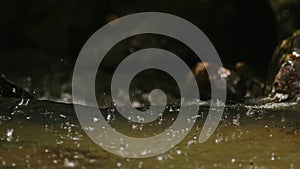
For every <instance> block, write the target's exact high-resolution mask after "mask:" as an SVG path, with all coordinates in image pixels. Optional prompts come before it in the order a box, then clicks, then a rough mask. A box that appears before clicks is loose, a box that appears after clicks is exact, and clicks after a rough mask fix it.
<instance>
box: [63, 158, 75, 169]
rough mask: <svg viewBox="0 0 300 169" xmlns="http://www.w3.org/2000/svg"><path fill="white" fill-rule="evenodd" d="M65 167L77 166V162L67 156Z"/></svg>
mask: <svg viewBox="0 0 300 169" xmlns="http://www.w3.org/2000/svg"><path fill="white" fill-rule="evenodd" d="M64 167H68V168H73V167H76V163H75V162H73V161H70V160H69V159H67V158H65V159H64Z"/></svg>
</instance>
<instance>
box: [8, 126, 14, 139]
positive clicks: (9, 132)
mask: <svg viewBox="0 0 300 169" xmlns="http://www.w3.org/2000/svg"><path fill="white" fill-rule="evenodd" d="M13 134H14V129H13V128H12V129H7V132H6V136H7V138H6V141H8V142H10V141H12V139H13Z"/></svg>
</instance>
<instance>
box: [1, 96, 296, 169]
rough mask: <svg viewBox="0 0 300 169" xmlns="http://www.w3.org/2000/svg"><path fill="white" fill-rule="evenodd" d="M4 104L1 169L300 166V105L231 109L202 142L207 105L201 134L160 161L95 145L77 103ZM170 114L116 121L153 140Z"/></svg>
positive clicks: (193, 132)
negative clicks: (81, 122) (125, 155)
mask: <svg viewBox="0 0 300 169" xmlns="http://www.w3.org/2000/svg"><path fill="white" fill-rule="evenodd" d="M0 100H1V101H0V168H18V169H19V168H20V169H23V168H53V169H54V168H55V169H59V168H82V169H95V168H130V169H131V168H193V169H194V168H300V164H299V160H300V133H299V132H300V105H297V104H295V103H289V104H282V103H281V104H278V103H269V104H262V105H244V104H235V105H228V106H227V107H226V109H225V113H224V114H223V119H222V121H221V123H220V124H219V127H218V128H217V130H216V132H215V133H214V134H213V136H212V137H211V138H210V139H209V140H208V141H207V142H205V143H202V144H200V143H198V142H197V141H198V137H199V134H200V131H201V127H202V125H203V123H204V121H205V118H206V114H207V111H208V108H209V107H208V105H205V104H202V105H200V111H199V116H198V117H197V121H196V123H195V125H194V128H193V129H192V130H191V132H190V133H189V134H188V136H187V137H186V138H185V139H184V140H183V141H182V142H181V143H180V144H179V145H177V146H176V147H175V148H173V149H171V150H170V151H168V152H165V153H164V154H161V155H158V156H154V157H150V158H144V159H130V158H123V157H119V156H116V155H113V154H111V153H109V152H106V151H105V150H103V149H101V148H100V147H98V146H97V145H96V144H95V143H93V141H91V140H90V139H89V137H88V136H87V135H86V134H85V133H84V132H83V130H82V129H81V127H80V125H79V123H78V121H77V118H76V115H75V113H74V110H73V106H72V105H67V104H61V103H54V102H48V101H30V102H28V104H27V103H26V102H23V103H22V102H20V100H18V99H6V98H5V99H4V98H0ZM168 110H169V111H166V112H165V113H164V114H163V116H162V117H161V118H160V119H158V120H157V121H155V122H153V123H152V124H151V125H144V126H141V125H139V124H134V123H132V122H129V121H127V120H125V119H123V118H121V117H120V116H119V115H115V117H114V118H113V119H112V121H109V122H110V124H111V126H113V127H114V128H116V129H117V130H118V131H119V132H122V133H125V134H127V135H130V136H136V137H149V136H151V135H154V134H157V133H159V132H162V131H164V129H165V128H167V127H168V126H170V125H171V124H172V122H173V121H174V120H175V119H176V116H177V111H176V109H175V111H174V109H173V108H170V109H168ZM106 115H107V113H104V116H106ZM158 146H159V144H158Z"/></svg>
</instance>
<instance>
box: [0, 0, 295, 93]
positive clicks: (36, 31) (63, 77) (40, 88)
mask: <svg viewBox="0 0 300 169" xmlns="http://www.w3.org/2000/svg"><path fill="white" fill-rule="evenodd" d="M0 11H1V15H0V18H1V23H0V28H1V29H0V30H1V32H0V39H1V53H0V73H1V74H2V75H5V76H6V78H7V79H9V80H11V81H14V82H16V83H17V84H19V85H21V86H23V87H25V88H26V89H27V90H29V91H31V92H35V93H36V95H38V96H42V97H45V98H47V97H50V96H56V97H61V93H64V92H65V93H70V90H71V89H70V84H71V78H72V70H73V66H74V63H75V61H76V58H77V56H78V53H79V51H80V50H81V48H82V46H83V44H84V43H85V42H86V41H87V39H88V38H89V37H90V36H91V35H92V34H93V33H94V32H95V31H96V30H98V29H99V28H100V27H101V26H103V25H104V24H106V23H108V22H109V21H111V20H113V19H115V18H118V17H121V16H124V15H127V14H132V13H136V12H146V11H151V12H155V11H157V12H165V13H170V14H174V15H177V16H180V17H182V18H184V19H186V20H188V21H190V22H192V23H193V24H195V25H196V26H198V27H199V28H200V29H201V30H202V31H203V32H204V33H205V34H206V35H207V36H208V37H209V39H210V40H211V41H212V43H213V44H214V45H215V48H216V49H217V51H218V52H219V55H220V57H221V59H222V61H223V63H224V65H225V66H231V65H233V64H235V63H236V62H238V61H243V62H245V63H247V64H248V65H250V67H252V69H253V70H254V71H255V73H256V74H257V75H258V76H260V77H261V79H264V78H266V75H267V68H268V65H269V64H270V60H271V57H272V53H273V51H274V48H275V46H276V45H277V44H278V43H279V41H280V40H282V39H283V38H286V37H288V36H290V35H291V33H292V32H293V31H294V30H295V29H297V28H300V1H299V0H293V1H289V0H287V1H284V2H282V1H279V0H271V1H265V0H253V1H240V0H185V1H172V0H152V1H139V0H134V1H128V0H97V1H92V0H87V1H71V0H56V1H55V0H45V1H31V0H29V1H2V2H0ZM130 47H131V46H130V45H129V46H128V47H127V48H128V50H129V49H130ZM187 62H188V63H190V66H192V65H193V64H195V63H194V62H195V61H194V60H188V61H187Z"/></svg>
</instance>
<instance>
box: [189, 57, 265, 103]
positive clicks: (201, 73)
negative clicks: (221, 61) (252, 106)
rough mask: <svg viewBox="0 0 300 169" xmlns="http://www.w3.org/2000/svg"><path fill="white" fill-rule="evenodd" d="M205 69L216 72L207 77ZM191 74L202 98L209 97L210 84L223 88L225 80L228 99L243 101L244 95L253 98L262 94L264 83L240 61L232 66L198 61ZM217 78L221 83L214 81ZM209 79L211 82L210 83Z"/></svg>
mask: <svg viewBox="0 0 300 169" xmlns="http://www.w3.org/2000/svg"><path fill="white" fill-rule="evenodd" d="M206 69H212V70H214V71H215V72H216V74H214V75H213V76H212V77H209V76H208V74H207V72H206ZM193 74H194V76H195V77H196V80H197V84H198V87H199V90H200V98H201V99H204V100H206V99H210V97H211V95H210V94H211V85H214V86H215V87H216V88H217V89H220V90H224V86H225V82H226V84H227V88H226V90H227V98H228V99H229V100H228V101H243V100H244V98H246V97H247V98H254V97H258V96H261V95H262V94H263V88H264V84H263V83H262V82H261V81H260V80H259V79H258V78H257V77H256V76H255V74H254V73H252V71H251V70H250V68H249V67H248V66H247V65H246V64H245V63H242V62H238V63H237V64H236V65H235V66H234V67H233V68H225V67H222V66H219V65H215V64H211V63H207V62H199V63H197V64H196V65H195V66H194V68H193ZM190 78H191V76H190ZM217 79H221V80H218V82H221V83H222V84H218V83H215V82H216V81H217ZM210 81H211V82H213V83H212V84H211V83H210Z"/></svg>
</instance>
